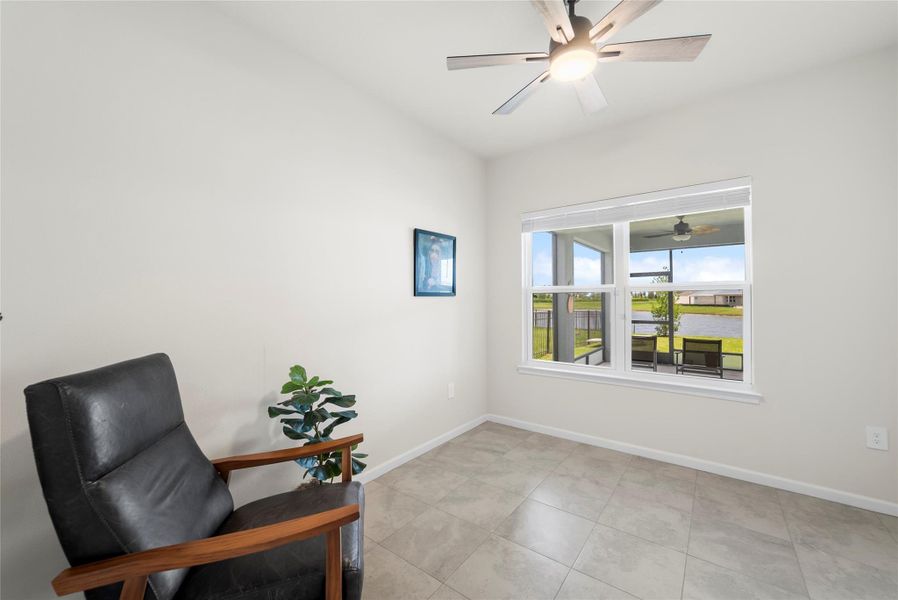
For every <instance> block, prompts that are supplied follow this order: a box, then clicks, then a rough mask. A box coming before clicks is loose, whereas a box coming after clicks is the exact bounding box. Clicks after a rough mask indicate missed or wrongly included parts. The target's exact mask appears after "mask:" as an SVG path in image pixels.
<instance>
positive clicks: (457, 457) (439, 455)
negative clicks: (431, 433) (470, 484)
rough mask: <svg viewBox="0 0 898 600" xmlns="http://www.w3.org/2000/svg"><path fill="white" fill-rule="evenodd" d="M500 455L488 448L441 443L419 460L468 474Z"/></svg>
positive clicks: (495, 459) (492, 461)
mask: <svg viewBox="0 0 898 600" xmlns="http://www.w3.org/2000/svg"><path fill="white" fill-rule="evenodd" d="M501 456H502V455H501V454H499V453H497V452H490V451H488V450H478V449H476V448H469V447H467V446H465V445H463V444H460V443H459V444H453V443H451V442H450V443H448V444H443V445H442V446H438V447H436V448H434V449H433V450H431V451H430V452H427V453H426V454H424V455H422V456H421V460H424V461H427V462H430V463H432V464H435V465H438V466H441V467H442V468H443V469H446V470H449V471H454V472H456V473H460V474H468V473H469V472H471V471H472V470H474V469H478V468H480V467H484V466H487V465H490V464H492V463H494V462H496V461H497V460H499V458H500V457H501Z"/></svg>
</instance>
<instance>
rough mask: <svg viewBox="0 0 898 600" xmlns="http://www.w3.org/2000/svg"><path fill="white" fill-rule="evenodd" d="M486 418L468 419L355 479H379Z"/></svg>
mask: <svg viewBox="0 0 898 600" xmlns="http://www.w3.org/2000/svg"><path fill="white" fill-rule="evenodd" d="M486 419H487V415H481V416H479V417H477V418H476V419H472V420H470V421H468V422H467V423H464V424H462V425H459V426H458V427H456V428H455V429H452V430H450V431H447V432H446V433H444V434H442V435H438V436H437V437H435V438H433V439H432V440H430V441H427V442H424V443H423V444H421V445H420V446H415V447H414V448H412V449H411V450H409V451H407V452H403V453H402V454H400V455H399V456H394V457H393V458H391V459H390V460H388V461H387V462H385V463H381V464H379V465H377V466H376V467H374V468H373V469H370V470H366V471H363V472H362V473H360V474H359V475H358V476H357V477H355V479H356V480H358V481H361V482H362V483H368V482H369V481H371V480H372V479H377V478H378V477H380V476H381V475H383V474H385V473H389V472H390V471H392V470H393V469H395V468H396V467H400V466H402V465H403V464H405V463H407V462H408V461H410V460H412V459H414V458H418V457H419V456H421V455H422V454H424V453H425V452H429V451H430V450H433V449H434V448H436V447H437V446H439V445H440V444H445V443H446V442H448V441H449V440H451V439H452V438H456V437H458V436H460V435H461V434H463V433H464V432H466V431H468V430H470V429H474V428H475V427H477V426H478V425H480V424H481V423H483V422H484V421H486Z"/></svg>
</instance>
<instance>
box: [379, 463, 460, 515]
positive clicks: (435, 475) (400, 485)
mask: <svg viewBox="0 0 898 600" xmlns="http://www.w3.org/2000/svg"><path fill="white" fill-rule="evenodd" d="M378 480H379V481H380V482H381V483H384V484H386V485H388V486H390V487H392V488H393V489H395V490H398V491H400V492H402V493H404V494H408V495H409V496H413V497H414V498H416V499H418V500H421V501H422V502H425V503H427V504H435V503H436V502H438V501H439V500H440V499H441V498H443V497H444V496H445V495H446V494H448V493H449V492H450V491H452V490H453V489H454V488H456V487H458V486H459V485H462V484H464V483H466V482H467V481H468V478H467V477H465V476H464V475H460V474H459V473H455V472H453V471H449V470H446V469H442V468H440V467H439V465H435V464H433V463H430V462H427V461H422V460H421V459H415V460H413V461H411V462H408V463H406V464H404V465H402V466H401V467H399V468H398V469H393V470H392V471H390V472H389V473H387V474H386V475H382V476H381V477H379V478H378Z"/></svg>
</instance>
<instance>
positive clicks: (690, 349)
mask: <svg viewBox="0 0 898 600" xmlns="http://www.w3.org/2000/svg"><path fill="white" fill-rule="evenodd" d="M722 344H723V341H722V340H700V339H695V338H683V364H684V365H693V366H699V367H708V368H711V369H717V368H719V367H720V363H721V360H722V356H721V347H722Z"/></svg>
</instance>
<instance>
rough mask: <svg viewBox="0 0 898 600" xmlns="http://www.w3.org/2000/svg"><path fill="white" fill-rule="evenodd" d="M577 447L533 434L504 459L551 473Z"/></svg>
mask: <svg viewBox="0 0 898 600" xmlns="http://www.w3.org/2000/svg"><path fill="white" fill-rule="evenodd" d="M577 445H578V444H577V443H576V442H571V441H569V440H564V439H561V438H556V437H552V436H548V435H543V434H541V433H534V434H531V435H530V436H529V437H527V438H525V439H524V440H523V443H522V444H521V445H519V446H518V447H516V448H514V449H513V450H510V451H509V452H507V453H506V454H505V458H507V459H509V460H514V461H518V462H520V463H522V464H525V465H534V466H538V467H541V468H544V469H548V470H550V471H551V470H553V469H554V468H555V467H556V466H558V463H560V462H561V461H562V460H564V459H565V458H567V456H568V455H569V454H570V453H571V451H572V450H573V449H574V448H575V447H576V446H577Z"/></svg>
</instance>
